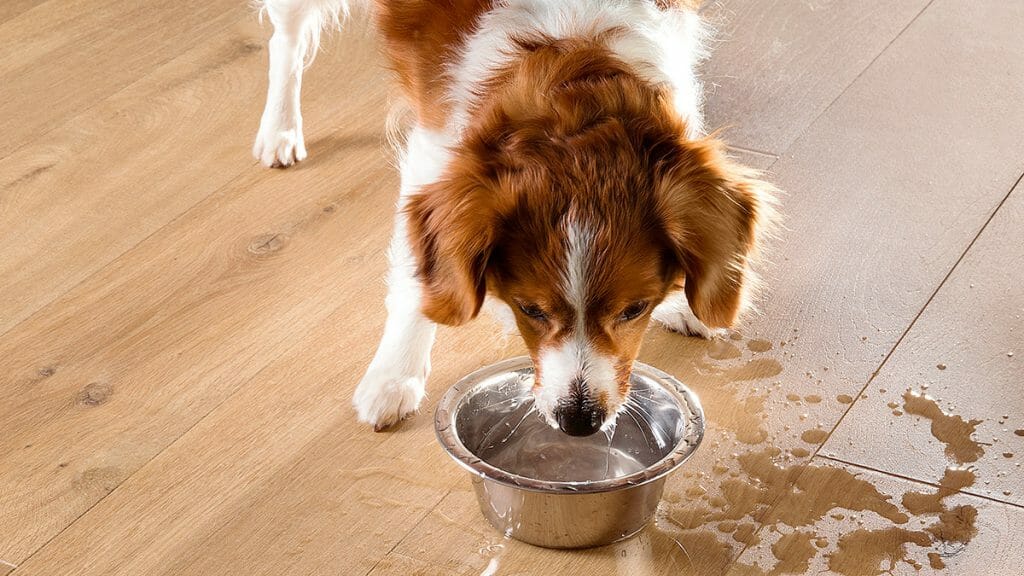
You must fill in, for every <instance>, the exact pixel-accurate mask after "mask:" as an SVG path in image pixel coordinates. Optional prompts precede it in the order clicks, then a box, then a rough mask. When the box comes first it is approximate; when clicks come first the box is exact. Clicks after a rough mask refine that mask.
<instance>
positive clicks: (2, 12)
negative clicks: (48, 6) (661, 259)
mask: <svg viewBox="0 0 1024 576" xmlns="http://www.w3.org/2000/svg"><path fill="white" fill-rule="evenodd" d="M45 1H46V0H7V1H6V2H4V3H3V4H0V22H6V21H7V20H10V19H12V18H14V17H15V16H17V15H19V14H21V13H22V12H27V11H28V10H31V9H32V8H35V7H36V6H38V5H40V4H42V3H43V2H45Z"/></svg>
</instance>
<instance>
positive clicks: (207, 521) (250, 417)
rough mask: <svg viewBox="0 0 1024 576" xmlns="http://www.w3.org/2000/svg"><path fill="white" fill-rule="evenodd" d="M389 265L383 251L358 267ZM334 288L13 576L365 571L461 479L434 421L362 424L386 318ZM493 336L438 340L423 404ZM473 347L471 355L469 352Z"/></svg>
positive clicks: (345, 287)
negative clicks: (363, 400)
mask: <svg viewBox="0 0 1024 576" xmlns="http://www.w3.org/2000/svg"><path fill="white" fill-rule="evenodd" d="M361 216H364V217H365V216H366V214H362V215H361ZM378 254H379V252H378ZM383 266H384V260H383V258H380V257H376V258H372V259H370V260H368V261H367V262H365V263H364V268H365V269H367V270H373V271H378V272H379V271H382V269H383ZM337 292H338V294H339V295H340V296H339V301H340V302H341V303H342V304H341V306H340V307H338V308H337V310H336V311H335V312H334V313H333V314H332V315H331V316H329V317H327V318H325V319H323V321H321V322H319V323H318V324H317V325H316V327H315V328H314V329H312V330H311V331H310V332H309V334H308V336H307V337H306V338H304V339H303V340H302V341H301V342H299V343H298V344H297V345H295V346H293V347H292V348H291V350H289V352H288V353H287V354H285V355H283V356H282V357H281V358H280V359H278V360H277V361H275V362H273V363H272V364H271V365H270V366H268V367H267V368H266V369H265V370H263V371H262V372H260V373H259V374H258V375H256V376H255V378H253V380H252V382H251V383H250V384H249V385H247V386H245V387H244V388H243V389H241V390H240V391H239V392H238V393H237V394H235V395H234V396H232V397H231V398H230V399H229V400H227V401H226V402H225V403H224V404H223V405H222V406H220V407H219V408H218V409H217V410H216V411H215V412H213V413H212V414H211V415H210V416H208V417H207V418H205V419H203V420H202V421H200V422H199V423H198V424H197V425H196V426H195V427H194V428H192V429H191V430H189V431H188V433H187V434H186V435H185V436H183V437H182V438H181V439H180V440H179V441H178V442H176V443H175V444H173V445H171V446H170V447H169V448H167V449H166V450H164V451H163V452H162V453H161V454H160V455H159V456H157V457H156V458H155V459H153V460H152V461H151V462H149V463H148V464H147V465H146V466H145V467H144V468H143V469H141V470H140V471H139V472H137V473H136V474H134V475H132V476H131V477H130V478H129V479H128V480H127V481H125V482H124V483H123V484H122V485H121V486H119V487H118V489H117V490H116V491H115V492H114V493H112V494H110V495H109V496H108V497H107V498H105V499H103V500H102V501H101V502H99V503H98V504H97V505H96V506H95V507H93V508H92V509H91V510H90V511H89V513H88V514H86V515H85V516H83V517H82V518H81V519H80V520H79V521H78V522H76V523H75V524H73V525H72V526H71V527H70V528H68V529H67V530H66V531H64V532H63V533H62V534H60V535H59V536H57V538H56V539H55V540H54V541H53V542H51V543H50V544H48V545H47V546H46V547H45V548H43V549H42V550H41V551H40V552H39V553H37V554H36V555H35V556H33V557H32V558H31V559H29V560H28V561H27V562H25V563H24V564H23V565H22V566H20V567H19V569H18V572H19V575H21V574H49V573H52V571H53V570H54V569H55V568H56V567H62V568H63V569H65V570H71V571H74V570H85V571H89V572H92V573H131V574H148V575H153V576H160V575H168V576H170V575H172V574H185V573H195V574H365V573H367V572H369V571H370V570H371V569H372V568H373V567H374V565H375V564H376V563H377V561H378V560H379V559H380V558H381V557H383V556H384V554H385V553H386V552H387V551H388V550H390V549H391V548H392V547H393V546H394V545H395V544H397V542H398V541H399V540H400V539H401V538H402V537H403V536H404V535H405V533H406V532H407V531H408V530H409V529H411V528H412V526H414V525H415V523H416V522H417V521H418V520H419V519H420V518H422V516H423V515H425V514H426V512H427V511H428V510H429V509H430V508H432V507H433V506H434V505H435V504H436V503H437V502H439V501H440V500H441V499H442V498H443V497H444V495H445V494H446V493H447V492H448V490H449V485H451V484H453V483H454V482H456V481H457V480H461V479H462V473H461V471H459V470H458V469H457V468H456V467H454V466H453V465H452V464H451V462H450V461H449V459H448V457H447V455H445V454H444V453H443V452H442V451H441V449H440V447H439V446H438V445H437V444H436V441H435V440H434V431H433V425H432V420H431V418H430V417H429V415H427V414H421V415H420V416H418V417H416V418H414V419H412V420H410V421H408V422H406V423H404V424H403V425H402V426H401V427H399V428H398V429H397V430H396V431H394V432H391V433H387V434H375V433H373V432H372V431H371V430H370V429H369V428H367V427H366V426H363V425H358V424H356V423H355V421H354V418H353V415H352V410H351V408H350V398H351V393H352V389H353V387H354V385H355V381H356V379H357V378H358V375H359V374H360V373H361V371H362V370H363V369H364V368H365V365H366V360H367V358H368V357H369V355H370V354H371V353H372V350H373V347H374V345H375V341H374V337H375V336H376V335H377V334H378V332H379V330H380V322H379V316H373V315H365V314H353V312H352V311H353V310H365V309H370V308H374V307H378V306H380V302H381V299H382V297H383V286H380V285H379V284H376V283H374V284H370V285H369V286H367V285H365V281H364V280H363V279H361V278H355V277H350V278H349V279H347V280H343V281H341V283H340V284H339V285H338V286H337ZM494 329H495V326H494V324H493V322H489V321H480V322H477V323H475V324H474V325H472V326H471V327H470V329H468V330H462V331H457V332H456V331H445V333H444V334H442V335H441V338H440V340H441V344H440V345H439V347H438V350H437V352H438V357H439V359H444V360H445V362H443V363H441V362H439V363H438V366H437V371H436V373H435V379H434V382H435V384H433V385H431V387H430V395H431V397H437V396H439V395H440V393H441V391H442V390H443V387H444V383H447V382H450V381H451V380H452V379H454V378H456V377H457V376H458V375H459V374H462V373H464V372H467V371H470V370H473V369H475V368H477V367H479V366H480V365H481V364H483V363H487V362H492V361H494V360H496V359H497V358H500V357H502V356H503V355H505V354H507V352H508V351H507V350H506V349H505V347H504V344H503V342H502V340H501V339H500V338H495V337H494ZM471 346H472V347H473V349H474V350H475V351H476V352H475V353H473V354H467V353H465V350H467V349H468V348H470V347H471ZM343 351H347V353H345V352H343ZM297 488H300V489H297Z"/></svg>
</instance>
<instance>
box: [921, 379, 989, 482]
mask: <svg viewBox="0 0 1024 576" xmlns="http://www.w3.org/2000/svg"><path fill="white" fill-rule="evenodd" d="M903 410H904V411H905V412H906V413H907V414H913V415H915V416H922V417H924V418H927V419H929V420H931V421H932V424H931V431H932V436H934V437H935V438H936V439H937V440H939V441H940V442H942V443H944V444H945V445H946V455H947V456H949V457H950V458H952V459H953V460H954V461H956V462H957V463H960V464H965V463H968V462H976V461H977V460H978V459H979V458H981V457H982V456H983V455H984V454H985V449H984V448H982V446H981V444H979V443H977V442H976V441H974V440H973V439H972V438H971V435H972V434H974V432H975V429H976V428H977V427H978V424H981V422H982V421H981V420H964V419H963V418H961V417H960V416H954V415H952V414H947V413H945V412H943V411H942V409H941V408H939V405H938V403H937V402H936V401H935V400H934V399H933V398H931V397H929V396H927V395H925V394H920V393H917V392H913V391H911V390H907V391H906V392H905V393H904V394H903Z"/></svg>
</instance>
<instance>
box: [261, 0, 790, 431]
mask: <svg viewBox="0 0 1024 576" xmlns="http://www.w3.org/2000/svg"><path fill="white" fill-rule="evenodd" d="M349 8H350V7H349V3H347V2H344V1H342V0H263V3H262V9H263V10H264V11H265V13H266V14H267V15H268V16H269V19H270V21H271V22H272V23H273V26H274V33H273V36H272V37H271V39H270V41H269V53H270V65H269V87H268V91H267V102H266V108H265V110H264V112H263V117H262V119H261V122H260V127H259V132H258V135H257V137H256V142H255V145H254V147H253V153H254V155H255V156H256V158H258V159H259V160H260V162H261V163H262V164H264V165H266V166H282V167H283V166H289V165H291V164H293V163H295V162H299V161H302V160H303V159H305V158H306V147H305V145H304V142H303V134H302V115H301V111H300V109H299V90H300V85H301V80H302V73H303V70H304V67H305V65H306V64H307V63H308V62H309V61H310V60H311V58H312V56H313V54H315V51H316V49H317V45H318V43H319V38H320V34H321V30H323V29H325V28H329V27H332V26H334V25H337V24H338V23H339V22H341V21H344V19H345V18H346V17H347V16H348V11H349ZM368 8H369V10H370V12H371V13H372V15H373V18H374V19H375V22H376V26H377V29H378V32H379V36H380V38H381V40H382V42H383V49H384V52H385V55H386V57H387V59H388V61H389V63H390V66H391V68H392V69H393V70H394V72H395V73H396V75H397V78H398V82H399V84H400V86H401V89H402V91H403V93H404V96H405V98H406V99H407V100H408V103H409V105H410V107H411V109H412V113H413V115H414V116H415V123H414V126H413V127H412V128H411V130H410V131H409V132H408V134H407V137H406V141H405V144H404V150H403V151H402V154H401V161H400V168H401V189H400V192H399V201H398V210H397V214H396V218H395V226H394V236H393V240H392V243H391V247H390V271H389V273H388V293H387V297H386V300H385V304H386V308H387V320H386V323H385V326H384V334H383V337H382V339H381V342H380V345H379V348H378V349H377V352H376V354H375V355H374V357H373V360H372V361H371V363H370V365H369V368H368V369H367V372H366V374H365V376H364V377H363V378H362V380H361V382H360V383H359V385H358V386H357V388H356V391H355V395H354V398H353V405H354V407H355V409H356V411H357V413H358V417H359V419H360V420H361V421H364V422H366V423H368V424H370V425H372V426H373V427H374V428H375V429H376V430H382V429H384V428H387V427H389V426H391V425H393V424H395V423H397V422H398V421H400V420H402V419H403V418H405V417H406V416H408V415H409V414H411V413H413V412H415V411H416V410H417V408H418V407H419V405H420V403H421V401H422V400H423V396H424V389H425V383H426V380H427V377H428V375H429V373H430V349H431V347H432V345H433V341H434V335H435V331H436V326H437V324H445V325H451V326H458V325H461V324H464V323H466V322H468V321H470V320H471V319H473V318H474V317H475V316H477V314H478V313H479V312H480V309H481V307H482V305H483V303H484V301H485V299H489V300H491V301H493V302H494V303H495V304H496V305H497V306H498V307H499V308H500V309H501V310H503V313H504V314H505V315H507V316H511V317H512V318H514V323H515V326H516V327H517V328H518V331H519V333H520V335H521V336H522V338H523V340H524V342H525V344H526V347H527V348H528V349H529V353H530V356H531V358H532V360H533V364H534V367H535V370H536V372H535V385H534V389H533V392H534V396H535V399H536V406H537V408H538V410H539V412H540V413H541V414H542V415H543V417H544V418H545V419H546V420H547V422H548V423H549V424H550V425H551V426H553V427H557V428H559V429H561V430H562V431H564V432H565V433H567V434H571V435H577V436H583V435H589V434H593V433H594V432H596V431H598V430H600V429H602V428H603V427H606V426H608V425H610V424H611V423H612V422H613V421H614V419H615V416H616V414H617V413H618V411H619V409H620V407H622V405H623V403H624V401H625V399H626V396H627V394H628V393H629V388H630V372H631V369H632V366H633V362H634V360H635V358H636V357H637V354H638V351H639V348H640V344H641V340H642V338H643V335H644V333H645V332H646V330H647V328H648V325H649V324H650V322H651V321H652V320H653V321H655V322H657V323H660V324H662V325H664V326H666V327H668V328H669V329H671V330H674V331H677V332H680V333H683V334H688V335H694V336H701V337H705V338H708V337H712V336H713V335H714V333H715V332H716V331H718V330H721V329H724V328H727V327H730V326H732V325H733V324H734V323H735V322H736V321H737V318H738V316H739V315H740V313H741V312H742V311H743V310H745V309H746V308H748V303H749V301H750V298H749V294H750V292H751V288H752V287H753V286H754V284H755V281H756V279H755V275H754V272H753V271H752V262H753V259H754V256H755V254H756V253H757V251H758V248H759V246H760V244H761V243H762V240H763V236H764V232H765V230H766V229H767V227H768V225H769V224H770V222H771V221H772V214H773V199H774V196H775V193H774V192H775V189H774V188H773V187H772V186H771V185H770V184H768V183H766V182H764V181H762V180H760V179H759V175H758V173H757V172H755V171H753V170H750V169H748V168H745V167H743V166H741V165H739V164H737V163H735V162H734V161H733V160H731V159H730V158H729V157H728V156H727V155H726V154H725V151H724V150H725V148H724V144H723V143H722V142H721V141H720V140H719V139H718V138H716V137H713V136H707V135H705V132H704V128H703V126H702V121H701V85H700V83H699V81H698V78H697V75H696V67H697V65H698V63H699V62H700V61H701V59H702V58H704V56H705V52H704V42H705V37H706V35H707V27H706V26H705V24H704V23H703V22H702V21H701V18H700V16H699V15H698V13H697V10H696V8H697V7H696V6H695V5H693V3H692V2H685V1H676V2H673V1H669V0H573V1H570V0H564V1H563V0H378V1H376V2H373V3H372V4H371V5H370V6H368Z"/></svg>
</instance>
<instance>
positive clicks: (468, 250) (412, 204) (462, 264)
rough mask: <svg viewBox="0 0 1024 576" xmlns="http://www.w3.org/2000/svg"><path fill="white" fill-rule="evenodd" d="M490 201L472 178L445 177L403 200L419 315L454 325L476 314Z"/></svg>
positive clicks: (491, 218)
mask: <svg viewBox="0 0 1024 576" xmlns="http://www.w3.org/2000/svg"><path fill="white" fill-rule="evenodd" d="M491 198H493V194H488V193H487V190H486V189H484V188H483V186H482V185H481V184H480V183H479V182H476V181H475V180H474V179H472V178H468V177H464V176H460V175H449V176H447V177H445V178H444V179H442V180H440V181H438V182H435V183H433V184H429V185H427V186H424V187H423V189H422V190H420V191H419V193H417V194H415V195H413V196H411V197H409V198H408V199H407V200H406V204H405V209H404V210H405V215H406V218H407V222H408V226H409V228H408V234H409V242H410V245H411V247H412V252H413V254H414V255H415V257H416V261H417V276H418V278H419V280H420V283H421V285H422V289H423V290H422V294H423V301H422V310H423V314H424V315H425V316H426V317H427V318H430V319H431V320H433V321H434V322H437V323H439V324H447V325H450V326H458V325H460V324H464V323H466V322H468V321H469V320H472V319H473V318H475V317H476V315H477V313H478V312H479V311H480V306H481V305H482V304H483V301H484V296H485V294H486V286H485V272H486V268H487V261H488V259H489V258H490V254H491V249H492V247H493V244H494V240H495V236H496V227H497V225H498V223H497V222H496V220H497V214H496V209H495V207H494V206H493V203H492V202H491Z"/></svg>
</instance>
